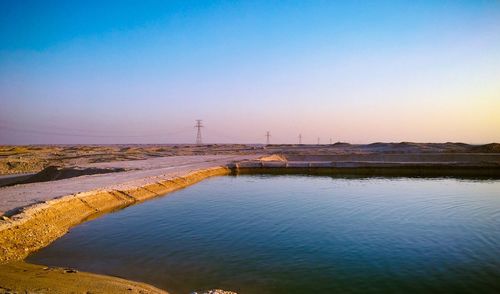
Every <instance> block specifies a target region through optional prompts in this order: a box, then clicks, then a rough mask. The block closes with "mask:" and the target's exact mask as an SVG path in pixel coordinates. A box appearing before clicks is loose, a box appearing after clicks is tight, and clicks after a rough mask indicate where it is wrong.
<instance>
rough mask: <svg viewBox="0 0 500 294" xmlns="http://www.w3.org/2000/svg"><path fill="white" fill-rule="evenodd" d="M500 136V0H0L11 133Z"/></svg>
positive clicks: (18, 138) (73, 139)
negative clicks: (197, 126)
mask: <svg viewBox="0 0 500 294" xmlns="http://www.w3.org/2000/svg"><path fill="white" fill-rule="evenodd" d="M196 119H202V120H203V124H204V128H203V129H202V136H203V140H204V142H207V143H264V142H265V133H266V131H269V132H270V134H271V138H270V139H271V143H297V142H298V135H299V134H302V137H303V139H302V141H303V143H311V144H312V143H316V142H317V138H320V142H321V143H329V141H330V140H332V141H333V142H337V141H342V142H350V143H371V142H401V141H413V142H448V141H451V142H466V143H472V144H483V143H490V142H500V1H497V0H491V1H481V0H474V1H458V0H455V1H439V0H432V1H423V0H422V1H398V0H392V1H319V0H318V1H286V0H285V1H273V0H265V1H258V0H255V1H250V0H249V1H208V0H207V1H189V0H183V1H147V0H142V1H138V0H137V1H130V0H122V1H92V0H90V1H73V0H68V1H50V0H45V1H29V0H26V1H16V0H12V1H11V0H4V1H0V144H61V143H65V144H88V143H92V144H98V143H102V144H114V143H194V141H195V138H196V129H195V128H194V125H195V120H196Z"/></svg>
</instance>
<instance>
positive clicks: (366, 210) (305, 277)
mask: <svg viewBox="0 0 500 294" xmlns="http://www.w3.org/2000/svg"><path fill="white" fill-rule="evenodd" d="M29 261H31V262H36V263H41V264H47V265H57V266H69V267H74V268H77V269H80V270H84V271H91V272H98V273H103V274H111V275H117V276H120V277H125V278H129V279H134V280H139V281H143V282H147V283H150V284H153V285H156V286H158V287H161V288H164V289H167V290H169V291H171V292H172V293H189V292H191V291H193V290H199V289H212V288H223V289H227V290H234V291H238V292H240V293H243V294H245V293H308V292H310V291H314V293H334V292H339V293H388V292H389V293H405V292H418V293H445V292H446V293H494V292H496V293H500V181H465V180H456V179H408V178H400V179H384V178H369V179H342V178H330V177H317V176H314V177H313V176H238V177H229V176H228V177H218V178H212V179H208V180H205V181H203V182H201V183H199V184H196V185H194V186H191V187H188V188H186V189H184V190H181V191H178V192H175V193H172V194H170V195H169V196H168V197H163V198H158V199H155V200H152V201H148V202H145V203H143V204H140V205H137V206H133V207H129V208H127V209H124V210H122V211H119V212H116V213H112V214H109V215H105V216H103V217H101V218H99V219H96V220H93V221H90V222H88V223H85V224H82V225H80V226H78V227H76V228H74V229H73V230H71V232H70V233H69V234H67V235H66V236H64V237H63V238H61V239H59V240H57V241H56V242H55V243H53V244H52V245H51V246H49V247H47V248H46V249H44V250H42V251H40V252H38V253H36V254H35V255H33V256H31V257H30V258H29Z"/></svg>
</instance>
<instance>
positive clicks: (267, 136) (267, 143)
mask: <svg viewBox="0 0 500 294" xmlns="http://www.w3.org/2000/svg"><path fill="white" fill-rule="evenodd" d="M269 137H271V135H270V134H269V131H267V132H266V145H269V144H270V143H269Z"/></svg>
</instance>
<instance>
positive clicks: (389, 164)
mask: <svg viewBox="0 0 500 294" xmlns="http://www.w3.org/2000/svg"><path fill="white" fill-rule="evenodd" d="M441 145H442V146H441ZM441 145H439V146H437V147H436V146H435V145H422V146H420V145H418V146H417V147H418V148H420V149H418V148H417V147H415V146H414V145H410V146H407V145H394V146H393V145H383V146H380V145H374V146H371V147H370V148H371V149H370V148H368V147H366V146H368V145H363V146H360V145H348V146H344V145H342V146H335V145H332V146H327V147H325V146H266V147H265V148H260V149H259V148H255V146H245V145H238V147H234V148H233V149H231V148H227V149H224V148H226V147H224V148H223V147H220V146H216V151H213V150H212V151H213V153H218V152H222V153H223V154H212V155H210V154H205V155H180V156H167V157H158V156H154V155H153V156H152V155H151V154H149V155H147V156H143V157H141V156H139V155H138V154H140V153H137V152H135V151H134V152H135V153H134V152H132V153H133V154H135V155H136V156H137V157H138V158H134V159H133V160H123V159H124V158H121V157H119V156H118V157H116V156H115V157H113V156H112V157H109V158H108V159H106V158H107V157H105V156H104V155H103V157H104V160H98V159H99V157H100V156H101V155H99V153H96V154H92V155H91V156H86V155H85V156H79V157H78V156H77V157H75V158H76V159H75V158H73V159H71V156H65V157H64V159H63V160H62V163H64V164H63V166H64V167H63V168H62V169H61V168H56V169H54V168H52V169H51V170H48V169H46V170H44V171H42V172H41V173H39V174H37V176H38V178H36V177H35V178H32V180H33V179H34V180H36V181H37V182H32V183H29V184H18V185H11V186H5V187H0V216H1V219H0V244H1V246H0V293H2V291H4V292H8V291H11V290H13V291H17V292H20V293H24V292H34V293H49V292H50V293H65V292H67V289H75V292H82V291H84V290H85V291H90V292H92V293H115V292H116V293H122V292H123V290H124V289H125V288H126V289H127V291H132V293H134V291H136V293H162V290H159V289H156V288H154V287H151V286H148V285H144V284H141V283H136V282H131V281H126V280H122V279H118V278H114V277H107V276H101V275H94V274H89V273H79V272H78V273H75V272H72V271H65V270H64V269H47V268H45V267H43V266H35V265H30V264H26V263H24V262H22V260H23V259H24V258H25V257H26V256H28V255H29V254H30V253H31V252H33V251H36V250H39V249H41V248H43V247H45V246H47V245H48V244H50V243H51V242H53V241H54V240H55V239H57V238H59V237H61V236H62V235H64V234H65V233H66V232H67V231H68V230H69V229H70V228H71V227H73V226H75V225H78V224H80V223H82V222H84V221H86V220H89V219H92V218H95V217H99V216H100V215H102V214H104V213H107V212H110V211H113V210H116V209H121V208H124V207H127V206H129V205H133V204H136V203H140V202H141V201H144V200H147V199H150V198H153V197H157V196H159V195H164V194H166V193H168V192H171V191H174V190H177V189H180V188H183V187H186V186H188V185H191V184H194V183H196V182H198V181H201V180H203V179H205V178H207V177H211V176H217V175H227V174H230V173H235V172H242V173H247V172H248V173H255V172H257V173H319V174H336V173H350V174H363V175H385V174H386V173H389V174H391V173H393V174H395V175H417V176H419V175H437V176H454V175H472V176H493V177H495V178H498V176H499V175H500V153H495V152H489V153H484V152H476V153H467V152H465V153H463V152H458V151H461V150H465V149H464V148H469V149H470V148H472V147H470V146H465V147H464V146H462V145H451V146H450V145H449V144H441ZM496 146H497V145H494V146H493V148H496ZM174 147H175V146H174ZM174 147H172V146H170V147H169V148H170V149H158V150H175V149H176V148H174ZM490 147H491V146H488V148H490ZM64 148H69V147H64ZM83 148H84V149H85V147H83ZM99 148H100V147H99ZM116 148H118V147H116ZM116 148H115V149H116ZM123 148H124V147H123ZM123 148H122V149H123ZM127 148H128V147H127ZM154 148H159V147H148V148H146V149H147V150H153V149H154ZM189 148H191V149H189V150H190V151H189V152H194V151H193V150H195V149H196V148H197V147H189ZM193 148H194V149H193ZM205 148H206V147H205ZM380 148H382V149H380ZM412 148H417V149H416V150H413V149H412ZM429 148H434V149H432V150H430V151H431V152H422V150H423V149H425V150H428V149H429ZM439 148H442V150H449V148H455V149H453V150H454V151H453V152H444V151H442V152H437V151H436V150H438V151H439ZM443 148H444V149H443ZM456 148H458V149H456ZM460 148H462V149H460ZM138 149H139V150H140V148H138ZM469 149H467V150H469ZM490 149H491V148H490ZM43 150H45V149H43ZM75 150H76V151H75ZM90 150H91V151H92V152H93V151H95V150H94V149H90ZM130 150H131V149H125V150H124V151H123V152H124V153H125V154H127V152H129V151H130ZM132 150H136V149H132ZM154 150H157V149H154ZM227 150H230V151H227ZM231 150H232V151H231ZM235 150H236V151H235ZM370 150H371V151H370ZM412 150H413V151H412ZM484 150H485V149H484V148H482V149H479V151H484ZM495 150H496V149H495ZM115 151H116V150H115ZM115 151H113V152H115ZM402 151H404V152H402ZM44 152H45V151H44ZM70 152H76V153H78V152H79V151H78V148H77V149H70ZM86 152H87V151H86ZM89 152H90V151H89ZM148 152H149V151H148ZM159 152H160V151H159ZM169 152H170V151H169ZM183 152H186V151H183ZM118 153H119V152H118ZM118 153H117V152H115V153H113V154H115V155H116V154H118ZM179 153H182V152H180V151H179ZM207 153H210V152H207ZM44 154H45V153H44ZM270 154H273V155H272V156H269V155H270ZM32 156H33V157H34V158H37V157H36V156H38V155H32ZM44 156H45V155H44ZM47 156H48V155H47ZM11 157H12V155H9V156H8V158H11ZM28 157H29V156H28ZM44 158H45V157H44ZM68 158H69V159H68ZM116 158H120V160H115V159H116ZM89 159H90V160H89ZM9 160H10V159H9ZM43 160H46V159H43ZM50 160H54V159H50ZM68 160H69V161H70V163H71V162H72V160H73V161H77V162H78V165H71V164H73V163H71V164H69V163H68ZM34 162H36V160H35V161H34ZM35 165H36V164H35ZM36 166H38V165H36ZM43 167H44V165H40V166H38V167H37V168H38V169H40V168H43ZM74 169H78V172H75V170H74ZM104 169H113V170H111V171H109V170H108V171H106V173H101V171H102V170H104ZM14 170H15V169H11V171H14ZM88 170H89V171H94V172H96V171H97V173H96V174H89V175H83V176H82V175H81V174H82V173H85V172H86V171H88ZM25 171H26V170H25ZM30 171H33V170H30ZM48 171H55V172H56V173H57V175H55V177H54V178H51V176H52V175H51V174H50V172H48ZM44 172H45V174H43V173H44ZM47 175H48V177H46V176H47ZM39 180H42V182H38V181H39ZM45 180H46V181H45ZM75 281H78V283H76V282H75ZM73 286H74V287H76V288H71V287H73ZM94 286H95V287H94ZM92 287H94V288H92ZM7 289H10V290H7ZM128 289H132V290H128ZM71 291H73V290H71Z"/></svg>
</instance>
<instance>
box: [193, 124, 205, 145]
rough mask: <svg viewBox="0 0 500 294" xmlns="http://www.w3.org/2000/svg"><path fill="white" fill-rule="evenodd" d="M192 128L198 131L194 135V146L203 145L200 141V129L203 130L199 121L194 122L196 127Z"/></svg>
mask: <svg viewBox="0 0 500 294" xmlns="http://www.w3.org/2000/svg"><path fill="white" fill-rule="evenodd" d="M194 127H195V128H197V129H198V132H197V133H196V145H203V142H202V141H201V128H203V125H202V124H201V119H197V120H196V125H195V126H194Z"/></svg>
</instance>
